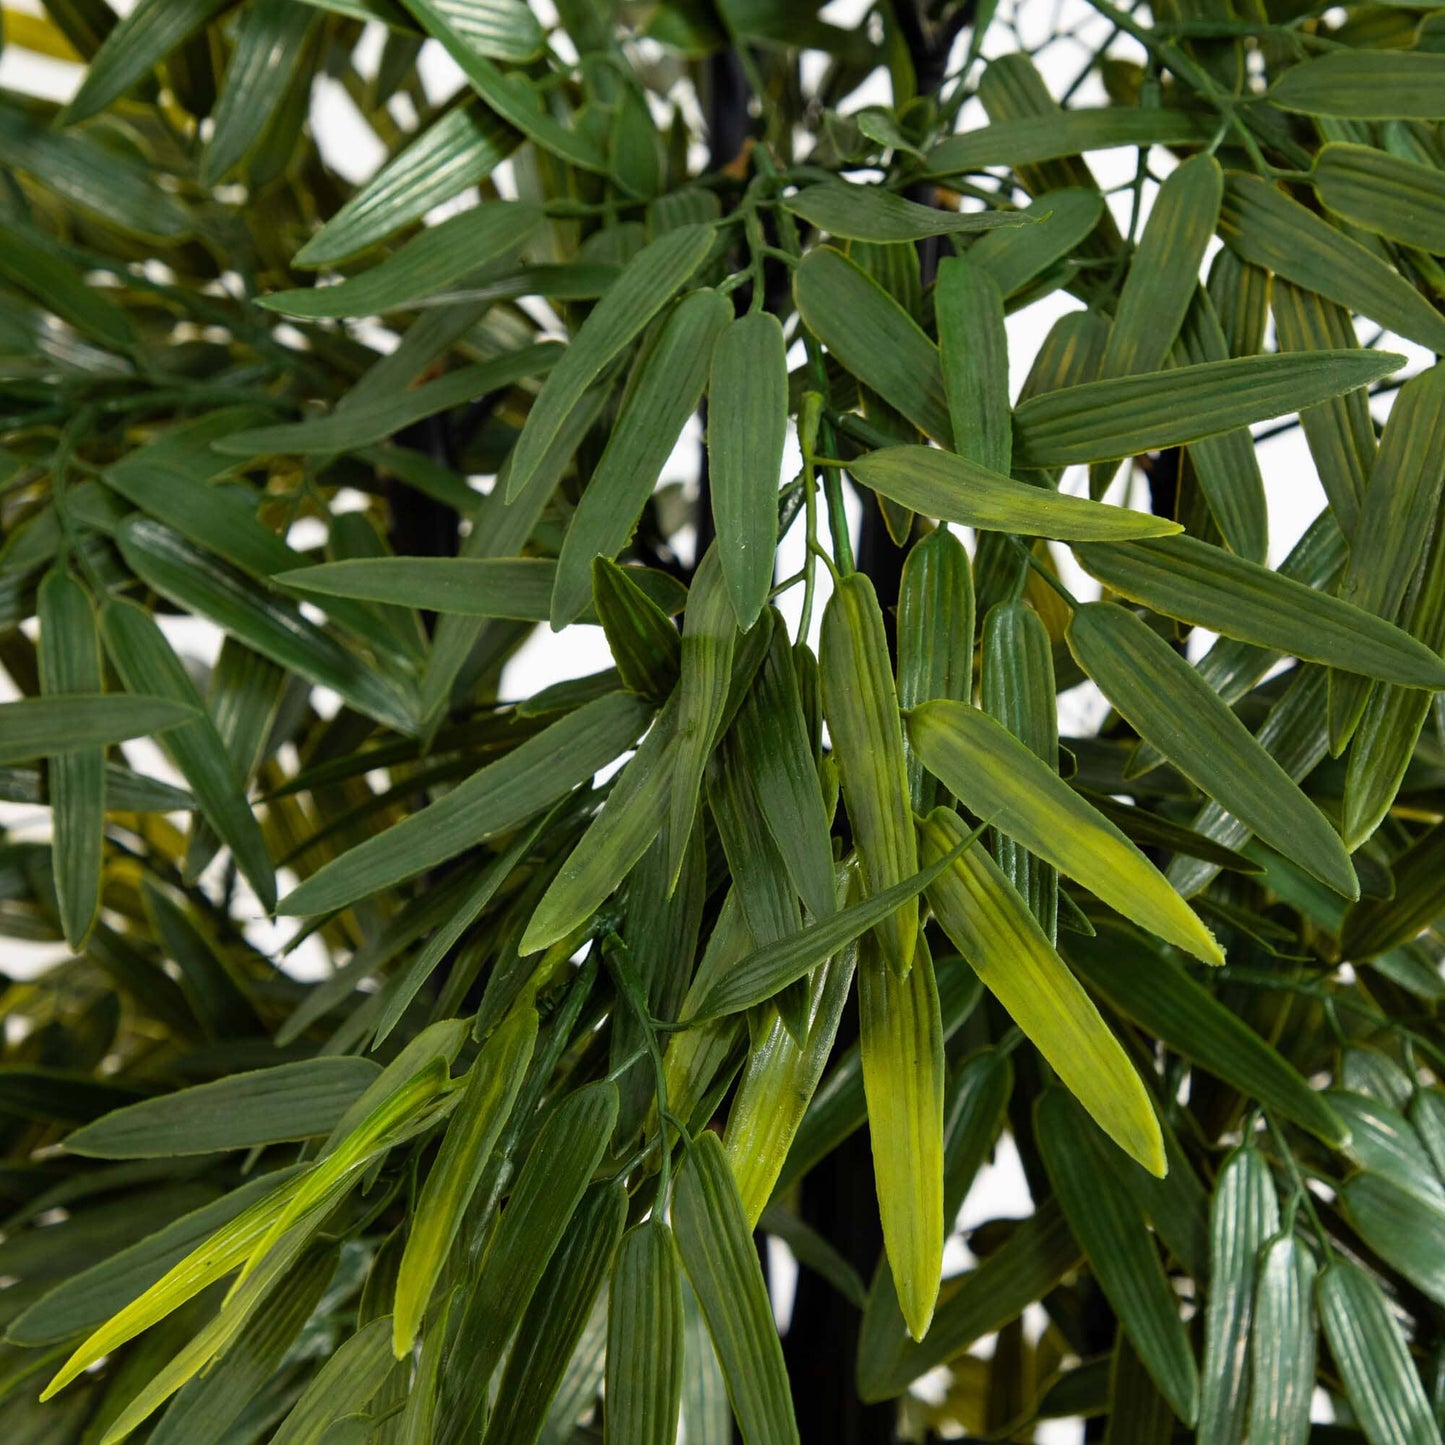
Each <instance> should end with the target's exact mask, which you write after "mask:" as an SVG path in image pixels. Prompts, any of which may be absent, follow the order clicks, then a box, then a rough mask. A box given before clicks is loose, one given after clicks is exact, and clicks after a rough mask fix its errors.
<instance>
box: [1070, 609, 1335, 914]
mask: <svg viewBox="0 0 1445 1445" xmlns="http://www.w3.org/2000/svg"><path fill="white" fill-rule="evenodd" d="M1068 636H1069V649H1070V651H1071V652H1072V653H1073V654H1074V657H1075V659H1076V660H1077V662H1078V663H1079V666H1080V667H1082V668H1083V669H1084V671H1085V672H1086V673H1087V674H1088V675H1089V676H1090V677H1091V678H1093V680H1094V681H1095V682H1096V683H1097V684H1098V686H1099V689H1100V690H1101V691H1102V692H1103V694H1104V696H1105V697H1107V698H1108V699H1109V701H1110V702H1111V703H1113V705H1114V707H1115V709H1116V710H1117V711H1118V712H1119V713H1120V714H1121V715H1122V716H1123V717H1124V718H1125V719H1126V720H1127V721H1128V722H1129V724H1130V725H1131V726H1132V727H1133V728H1134V729H1135V730H1136V731H1137V732H1138V733H1139V735H1140V737H1142V738H1143V739H1144V740H1145V741H1146V742H1149V743H1152V744H1153V746H1154V747H1156V748H1158V749H1159V751H1160V752H1161V753H1163V754H1164V756H1165V757H1167V758H1168V759H1169V760H1170V761H1171V762H1172V763H1173V764H1174V765H1175V766H1176V767H1177V768H1178V769H1179V770H1180V771H1181V772H1182V773H1183V774H1184V775H1185V776H1186V777H1188V778H1189V779H1191V780H1192V781H1193V782H1194V783H1196V784H1197V785H1198V786H1199V787H1200V788H1201V789H1203V791H1204V792H1205V793H1207V794H1208V795H1209V796H1210V797H1211V798H1213V799H1214V800H1215V801H1216V802H1217V803H1218V804H1219V805H1220V806H1221V807H1222V808H1225V809H1227V810H1228V811H1229V812H1231V813H1233V814H1234V815H1235V817H1237V818H1238V819H1239V820H1240V821H1241V822H1242V823H1244V824H1245V825H1246V826H1248V827H1249V828H1250V829H1251V830H1252V831H1253V832H1255V833H1256V834H1258V835H1259V836H1260V837H1261V838H1263V839H1264V840H1265V842H1267V843H1272V844H1273V846H1274V847H1276V848H1279V849H1281V850H1283V851H1285V852H1286V853H1287V854H1288V856H1289V857H1291V858H1292V859H1294V860H1295V861H1296V862H1298V863H1299V865H1300V866H1301V867H1303V868H1305V869H1306V870H1308V871H1309V872H1311V873H1313V874H1314V875H1315V877H1317V878H1319V879H1320V880H1321V881H1322V882H1324V883H1328V884H1329V885H1330V887H1331V888H1333V889H1335V890H1336V891H1337V892H1339V893H1342V894H1344V895H1345V896H1346V897H1347V898H1357V897H1358V896H1359V883H1358V882H1357V880H1356V878H1355V873H1354V869H1353V867H1352V866H1351V864H1350V858H1349V854H1348V853H1346V851H1345V848H1344V844H1343V843H1341V842H1340V838H1339V834H1338V833H1336V832H1335V830H1334V829H1333V828H1332V827H1331V826H1330V824H1329V823H1328V822H1327V821H1326V819H1325V817H1324V815H1323V814H1322V813H1321V812H1320V811H1319V809H1318V808H1316V807H1315V805H1314V804H1313V803H1312V802H1310V800H1309V799H1308V798H1306V797H1305V795H1304V794H1303V793H1301V792H1300V790H1299V789H1298V788H1297V787H1296V786H1295V784H1294V783H1293V782H1292V781H1291V780H1290V778H1289V776H1288V775H1287V774H1286V773H1285V771H1284V769H1283V768H1281V767H1280V766H1279V764H1278V763H1277V762H1275V760H1274V759H1273V758H1272V757H1270V755H1269V754H1268V753H1267V752H1265V750H1264V749H1263V748H1262V747H1261V746H1260V745H1259V743H1258V742H1257V741H1256V740H1255V738H1254V736H1253V734H1251V733H1250V731H1249V730H1248V729H1247V728H1246V727H1245V726H1244V724H1243V723H1242V722H1240V721H1239V719H1238V718H1237V717H1236V716H1235V715H1234V713H1233V712H1231V711H1230V709H1229V708H1228V707H1227V706H1226V705H1225V703H1224V702H1223V701H1222V700H1221V699H1220V697H1219V696H1218V694H1217V693H1215V692H1214V690H1213V689H1212V688H1210V686H1209V685H1208V683H1206V682H1205V681H1204V680H1203V679H1202V678H1201V677H1200V676H1199V674H1198V673H1197V672H1195V671H1194V669H1193V668H1192V667H1190V666H1189V664H1188V663H1187V662H1186V661H1185V660H1184V658H1182V657H1181V656H1180V655H1179V654H1178V653H1177V652H1175V651H1174V649H1173V648H1172V647H1170V646H1169V644H1168V643H1167V642H1165V641H1164V639H1163V638H1162V637H1160V636H1159V635H1158V633H1156V632H1154V631H1152V630H1151V629H1150V628H1149V627H1148V625H1147V624H1146V623H1144V622H1143V621H1142V620H1141V619H1140V618H1139V617H1138V616H1137V615H1136V614H1134V613H1132V612H1130V611H1128V610H1127V609H1126V608H1124V607H1120V606H1119V605H1118V604H1117V603H1113V602H1094V603H1090V604H1089V605H1087V606H1085V607H1081V608H1079V609H1078V610H1077V611H1076V612H1075V613H1074V615H1073V618H1072V620H1071V621H1070V623H1069V634H1068Z"/></svg>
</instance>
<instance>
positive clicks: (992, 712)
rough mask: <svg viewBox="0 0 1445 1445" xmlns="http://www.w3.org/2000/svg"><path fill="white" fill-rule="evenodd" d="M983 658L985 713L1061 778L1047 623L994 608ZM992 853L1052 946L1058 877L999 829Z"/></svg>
mask: <svg viewBox="0 0 1445 1445" xmlns="http://www.w3.org/2000/svg"><path fill="white" fill-rule="evenodd" d="M981 658H982V666H981V669H980V672H981V676H980V678H979V699H980V701H981V702H982V704H983V710H984V711H985V712H986V713H988V715H989V716H990V717H992V718H996V719H997V720H998V721H999V722H1000V723H1002V724H1003V725H1004V727H1006V728H1007V729H1008V730H1009V732H1011V733H1012V734H1013V735H1014V737H1016V738H1018V739H1019V740H1020V741H1021V742H1023V743H1026V744H1027V745H1028V748H1029V751H1030V752H1032V753H1033V754H1035V756H1037V757H1038V758H1040V759H1042V761H1043V762H1044V763H1046V764H1047V765H1048V766H1049V767H1050V768H1052V769H1053V770H1054V771H1055V772H1058V770H1059V723H1058V703H1057V699H1056V686H1057V684H1056V682H1055V679H1054V662H1053V655H1052V644H1051V643H1050V640H1049V634H1048V630H1047V628H1046V627H1045V626H1044V623H1043V620H1042V619H1041V618H1040V617H1039V615H1038V613H1037V612H1034V611H1033V610H1032V609H1031V608H1029V607H1027V606H1025V605H1024V604H1023V603H1022V602H1001V603H999V604H998V606H996V607H991V608H989V612H988V616H987V617H986V618H985V619H984V624H983V647H982V650H981ZM1115 821H1117V819H1116V820H1115ZM989 847H990V849H991V851H992V853H993V856H994V857H995V858H996V859H997V860H998V863H999V866H1000V867H1001V868H1002V870H1003V872H1004V874H1005V875H1006V876H1007V877H1008V879H1009V881H1010V882H1011V883H1012V884H1013V885H1014V887H1015V888H1017V889H1018V891H1019V893H1020V894H1021V895H1022V897H1023V898H1024V899H1025V900H1026V901H1027V903H1028V906H1029V911H1030V912H1031V913H1032V914H1033V915H1034V917H1035V918H1037V919H1038V920H1039V924H1040V926H1041V927H1042V928H1043V930H1044V933H1045V935H1046V936H1047V937H1048V939H1049V941H1050V942H1053V941H1054V940H1056V939H1057V938H1058V932H1059V926H1058V910H1059V876H1058V873H1057V872H1056V871H1055V870H1054V869H1053V868H1051V867H1049V865H1048V864H1047V863H1044V862H1042V861H1040V860H1039V859H1038V858H1035V857H1034V856H1033V855H1032V854H1031V853H1030V852H1029V851H1028V850H1027V849H1026V848H1022V847H1020V846H1019V845H1018V844H1017V843H1015V842H1014V840H1013V839H1012V838H1010V837H1009V836H1008V835H1007V834H1006V833H1004V832H1002V831H1000V830H999V829H998V828H994V829H993V830H992V832H991V836H990V841H989Z"/></svg>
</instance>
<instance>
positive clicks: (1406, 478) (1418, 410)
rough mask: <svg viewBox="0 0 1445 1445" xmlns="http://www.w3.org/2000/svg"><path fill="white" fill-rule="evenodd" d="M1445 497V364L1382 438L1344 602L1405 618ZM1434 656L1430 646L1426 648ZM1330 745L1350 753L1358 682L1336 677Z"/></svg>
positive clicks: (1423, 380) (1425, 378)
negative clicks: (1405, 606) (1409, 592)
mask: <svg viewBox="0 0 1445 1445" xmlns="http://www.w3.org/2000/svg"><path fill="white" fill-rule="evenodd" d="M1442 495H1445V366H1433V367H1431V368H1430V370H1429V371H1426V372H1423V373H1422V374H1421V375H1419V376H1414V377H1411V378H1410V380H1409V381H1407V382H1406V383H1405V385H1404V386H1402V387H1401V388H1400V394H1399V395H1398V396H1397V397H1396V398H1395V404H1394V406H1392V407H1391V408H1390V417H1389V420H1388V421H1387V422H1386V424H1385V429H1384V431H1383V432H1382V433H1381V435H1380V450H1379V452H1378V454H1377V455H1376V457H1375V465H1374V467H1373V468H1372V470H1371V472H1370V479H1369V481H1368V482H1367V483H1366V486H1365V494H1364V497H1363V499H1362V501H1361V505H1360V517H1359V521H1358V522H1357V523H1356V525H1355V530H1354V534H1353V536H1352V537H1351V539H1350V559H1349V561H1348V562H1347V563H1346V565H1345V575H1344V580H1343V581H1342V582H1341V583H1340V597H1341V598H1342V599H1343V600H1344V601H1346V602H1352V603H1354V604H1355V606H1357V607H1359V608H1361V609H1363V610H1364V611H1366V612H1373V613H1375V614H1377V615H1378V616H1380V617H1383V618H1385V619H1386V620H1387V621H1393V620H1394V618H1395V617H1396V616H1397V615H1398V614H1399V611H1400V607H1401V605H1402V603H1403V602H1404V600H1405V593H1406V589H1407V588H1408V587H1409V584H1410V579H1411V577H1412V576H1413V575H1414V573H1415V569H1416V566H1417V565H1418V564H1419V561H1420V558H1421V557H1422V556H1423V555H1424V552H1425V548H1426V545H1427V543H1428V542H1429V539H1430V531H1431V527H1432V521H1433V519H1434V518H1436V516H1437V514H1438V513H1439V510H1440V501H1441V497H1442ZM1425 650H1426V651H1429V649H1428V648H1426V649H1425ZM1330 683H1331V686H1330V747H1331V750H1332V751H1333V752H1335V753H1339V752H1341V751H1342V750H1343V748H1344V745H1345V743H1346V741H1348V739H1349V738H1350V737H1351V736H1352V735H1353V733H1354V730H1355V728H1356V727H1357V726H1358V725H1359V721H1360V718H1361V716H1362V715H1363V713H1364V709H1365V703H1366V701H1367V698H1368V692H1369V689H1368V687H1367V686H1366V685H1365V684H1364V683H1363V682H1362V681H1361V680H1360V679H1359V678H1358V677H1348V678H1331V679H1330Z"/></svg>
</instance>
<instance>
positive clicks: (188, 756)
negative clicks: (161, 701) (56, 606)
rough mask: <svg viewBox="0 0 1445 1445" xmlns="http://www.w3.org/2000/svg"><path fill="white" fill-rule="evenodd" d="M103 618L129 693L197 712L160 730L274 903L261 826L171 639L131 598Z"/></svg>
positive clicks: (108, 608) (220, 833)
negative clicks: (181, 721) (189, 718)
mask: <svg viewBox="0 0 1445 1445" xmlns="http://www.w3.org/2000/svg"><path fill="white" fill-rule="evenodd" d="M100 624H101V634H102V637H103V638H104V641H105V650H106V652H107V654H108V655H109V657H110V660H111V662H112V663H113V664H114V665H115V669H116V671H117V672H118V673H119V674H120V676H121V680H122V681H123V682H124V683H125V685H126V687H127V688H128V689H129V690H130V691H131V692H134V693H145V694H151V695H159V696H162V697H166V698H168V699H170V700H172V701H173V702H174V703H176V704H178V705H180V706H183V707H186V708H190V709H192V710H194V712H195V713H196V716H195V717H193V718H192V719H191V720H190V721H188V722H186V723H185V724H184V725H183V726H181V727H177V728H173V729H171V730H169V731H166V732H163V733H162V735H161V736H162V744H161V745H162V747H164V748H165V750H166V751H167V752H168V753H169V754H170V756H171V759H172V760H173V761H174V763H175V765H176V767H177V768H178V769H179V770H180V773H181V776H182V777H184V778H185V780H186V783H187V784H188V786H189V787H190V790H191V792H192V793H193V794H195V798H196V802H197V804H198V805H199V807H200V809H201V812H202V813H203V814H204V815H205V817H206V821H207V822H208V823H210V825H211V827H212V828H214V829H215V831H216V836H217V837H219V838H220V840H221V841H222V842H223V843H224V844H225V845H226V846H227V847H228V848H230V850H231V852H232V854H233V855H234V856H235V859H236V864H237V866H238V867H239V868H240V870H241V871H242V873H244V874H245V875H246V878H247V881H248V882H249V883H250V884H251V886H252V887H253V888H254V889H255V890H256V894H257V896H258V897H259V898H260V899H261V902H262V904H263V906H265V907H267V908H272V907H274V906H275V902H276V883H275V871H274V869H273V868H272V865H271V859H270V856H269V855H268V853H267V851H266V844H265V841H264V839H263V838H262V837H261V829H260V827H259V826H258V824H257V822H256V818H255V815H254V814H253V813H252V812H251V809H250V806H249V805H248V803H247V802H246V796H245V793H244V791H243V790H242V787H241V783H240V779H239V778H237V776H236V770H235V767H234V766H233V764H232V762H231V759H230V757H229V755H228V754H227V752H226V745H225V744H224V743H223V742H222V741H221V736H220V734H219V733H218V732H217V731H216V726H215V724H214V723H213V722H212V721H211V719H210V717H209V716H208V715H207V714H206V713H205V712H204V709H203V708H202V705H201V698H200V695H199V693H197V691H196V688H195V684H194V683H193V682H192V681H191V680H190V678H189V677H188V676H187V675H186V671H185V669H184V668H183V667H182V666H181V663H180V660H179V659H178V658H177V657H176V655H175V653H174V652H172V651H171V646H170V643H168V642H167V641H166V639H165V635H164V634H163V633H162V632H161V630H160V628H159V627H158V626H157V625H156V623H155V621H154V620H153V619H152V618H151V616H150V615H149V614H148V613H147V612H145V611H143V610H142V609H141V608H139V607H137V606H136V605H135V604H134V603H133V602H118V601H111V602H108V603H106V605H105V608H104V610H103V611H102V612H101V617H100Z"/></svg>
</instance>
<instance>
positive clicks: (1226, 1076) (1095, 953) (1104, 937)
mask: <svg viewBox="0 0 1445 1445" xmlns="http://www.w3.org/2000/svg"><path fill="white" fill-rule="evenodd" d="M1065 946H1066V949H1067V952H1068V955H1069V961H1070V962H1071V963H1072V964H1073V966H1074V967H1075V969H1077V970H1078V972H1079V973H1081V974H1082V975H1083V977H1084V981H1085V982H1086V983H1088V984H1089V985H1091V986H1092V987H1093V988H1094V989H1096V990H1097V991H1098V992H1099V993H1100V994H1102V995H1103V996H1104V998H1106V999H1107V1000H1108V1001H1109V1004H1110V1006H1111V1007H1112V1008H1114V1009H1115V1010H1117V1011H1118V1012H1119V1013H1120V1014H1122V1015H1123V1017H1124V1018H1126V1019H1128V1020H1130V1021H1131V1022H1132V1023H1135V1024H1138V1025H1139V1027H1140V1028H1143V1029H1147V1030H1148V1031H1149V1032H1150V1033H1152V1034H1154V1035H1156V1036H1157V1037H1158V1038H1159V1039H1161V1040H1162V1041H1163V1042H1164V1043H1165V1044H1166V1045H1167V1046H1168V1047H1169V1048H1171V1049H1174V1050H1175V1051H1176V1052H1178V1053H1180V1054H1182V1055H1183V1056H1184V1057H1185V1058H1187V1059H1190V1060H1192V1061H1193V1062H1195V1063H1197V1064H1198V1065H1199V1066H1200V1067H1201V1068H1203V1069H1206V1070H1208V1071H1209V1072H1210V1073H1211V1074H1214V1075H1215V1076H1216V1077H1217V1078H1220V1079H1223V1080H1224V1081H1225V1082H1226V1083H1229V1084H1232V1085H1233V1086H1234V1087H1235V1088H1236V1089H1238V1090H1239V1091H1240V1093H1242V1094H1244V1095H1245V1096H1246V1097H1248V1098H1251V1099H1257V1100H1259V1102H1260V1103H1261V1104H1263V1105H1264V1106H1265V1107H1266V1108H1268V1109H1271V1110H1273V1111H1275V1112H1276V1113H1278V1114H1280V1115H1281V1116H1282V1117H1284V1118H1286V1119H1291V1120H1293V1121H1294V1122H1295V1123H1296V1124H1298V1125H1299V1126H1300V1127H1301V1128H1303V1129H1308V1130H1309V1132H1310V1133H1311V1134H1313V1135H1314V1136H1315V1137H1316V1138H1318V1139H1322V1140H1324V1141H1325V1143H1327V1144H1331V1145H1334V1146H1335V1147H1337V1148H1338V1147H1340V1146H1342V1145H1344V1144H1347V1143H1348V1142H1349V1138H1350V1131H1349V1129H1348V1128H1347V1127H1346V1126H1345V1123H1344V1121H1343V1120H1342V1119H1341V1118H1340V1116H1339V1115H1338V1114H1337V1113H1335V1111H1334V1110H1333V1109H1332V1108H1331V1107H1330V1105H1329V1102H1328V1101H1327V1100H1326V1099H1325V1098H1323V1097H1322V1096H1321V1095H1320V1094H1319V1093H1317V1092H1316V1091H1315V1090H1314V1089H1312V1088H1311V1087H1310V1085H1309V1083H1308V1081H1307V1080H1306V1079H1305V1078H1304V1077H1303V1076H1302V1075H1301V1074H1300V1073H1299V1072H1298V1071H1297V1070H1296V1069H1295V1068H1294V1067H1293V1065H1291V1064H1290V1063H1289V1062H1287V1061H1286V1060H1285V1058H1284V1057H1283V1056H1282V1055H1281V1054H1280V1053H1278V1052H1277V1051H1276V1050H1275V1049H1274V1048H1272V1047H1271V1046H1270V1045H1269V1044H1268V1043H1266V1042H1265V1041H1264V1040H1263V1039H1262V1038H1260V1036H1259V1035H1258V1034H1257V1033H1255V1032H1254V1030H1253V1029H1251V1028H1250V1027H1249V1026H1248V1025H1247V1024H1245V1023H1244V1022H1242V1021H1241V1020H1240V1018H1239V1017H1238V1016H1237V1015H1235V1014H1233V1013H1231V1012H1230V1010H1229V1009H1227V1008H1225V1007H1224V1005H1223V1004H1222V1003H1220V1002H1219V1001H1218V999H1216V998H1215V997H1214V996H1213V995H1212V994H1211V993H1210V992H1209V990H1208V989H1206V988H1205V987H1204V986H1203V985H1202V984H1200V983H1196V982H1195V981H1194V979H1193V978H1191V977H1190V976H1189V974H1188V973H1186V972H1185V970H1184V969H1183V968H1182V967H1181V966H1180V965H1179V963H1178V962H1176V961H1175V960H1174V959H1172V958H1171V957H1169V956H1168V954H1167V953H1166V952H1165V951H1164V950H1163V949H1161V948H1158V947H1157V946H1155V945H1153V944H1151V943H1149V942H1148V941H1146V940H1145V939H1143V938H1141V937H1140V936H1139V935H1137V934H1134V933H1133V932H1132V931H1131V930H1128V929H1125V928H1123V927H1120V926H1118V925H1114V924H1108V923H1106V924H1104V925H1103V926H1102V927H1101V928H1100V929H1099V932H1098V935H1097V936H1096V937H1094V938H1085V937H1083V936H1082V935H1078V934H1075V935H1073V936H1071V937H1070V938H1069V940H1068V942H1067V944H1066V945H1065Z"/></svg>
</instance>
